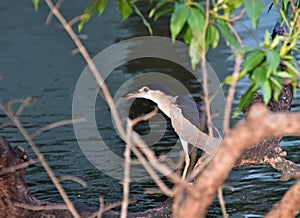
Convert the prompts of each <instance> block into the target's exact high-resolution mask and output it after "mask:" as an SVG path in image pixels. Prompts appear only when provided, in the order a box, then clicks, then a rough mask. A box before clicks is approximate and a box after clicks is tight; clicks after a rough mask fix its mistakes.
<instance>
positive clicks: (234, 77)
mask: <svg viewBox="0 0 300 218" xmlns="http://www.w3.org/2000/svg"><path fill="white" fill-rule="evenodd" d="M227 25H228V26H229V28H230V30H231V31H232V33H233V35H234V36H235V38H236V39H237V40H238V42H239V44H240V46H241V47H243V46H244V45H243V41H242V40H241V37H240V36H239V34H238V33H237V32H236V30H235V29H234V27H233V26H232V25H231V24H230V23H229V22H228V23H227ZM242 60H243V55H242V54H241V53H240V52H238V53H237V55H236V58H235V65H234V70H233V73H232V82H231V84H230V87H229V90H228V95H227V98H226V106H225V113H224V126H223V129H224V133H225V134H226V133H227V132H228V130H229V123H230V114H231V107H232V102H233V99H234V93H235V87H236V84H237V81H238V78H239V73H240V69H241V65H242Z"/></svg>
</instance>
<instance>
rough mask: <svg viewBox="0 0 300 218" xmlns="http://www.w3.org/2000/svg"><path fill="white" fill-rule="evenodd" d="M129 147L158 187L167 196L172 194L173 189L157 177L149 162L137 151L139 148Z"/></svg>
mask: <svg viewBox="0 0 300 218" xmlns="http://www.w3.org/2000/svg"><path fill="white" fill-rule="evenodd" d="M130 149H131V150H132V152H133V153H134V155H135V156H136V157H137V158H138V159H139V161H140V163H141V164H142V165H143V167H144V168H145V170H146V171H147V172H148V174H149V175H150V176H151V178H152V179H153V181H154V182H155V183H156V185H157V186H158V187H159V189H160V190H161V191H162V192H163V193H164V194H165V195H167V196H173V194H174V193H173V191H172V190H171V189H169V188H168V186H166V184H165V183H164V182H163V181H162V180H161V179H159V177H158V175H157V174H156V172H155V171H154V170H153V168H152V167H151V166H150V164H149V163H148V162H147V160H146V159H145V158H144V157H143V155H142V154H141V153H140V152H139V150H138V149H137V148H136V147H134V146H130Z"/></svg>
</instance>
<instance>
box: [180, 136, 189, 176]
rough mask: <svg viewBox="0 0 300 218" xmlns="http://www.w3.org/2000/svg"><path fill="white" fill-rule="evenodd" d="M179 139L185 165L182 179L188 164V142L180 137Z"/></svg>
mask: <svg viewBox="0 0 300 218" xmlns="http://www.w3.org/2000/svg"><path fill="white" fill-rule="evenodd" d="M180 141H181V145H182V148H183V151H184V158H185V166H184V170H183V173H182V177H181V178H182V179H185V177H186V174H187V171H188V169H189V166H190V157H189V150H188V143H187V142H186V141H184V140H183V139H180Z"/></svg>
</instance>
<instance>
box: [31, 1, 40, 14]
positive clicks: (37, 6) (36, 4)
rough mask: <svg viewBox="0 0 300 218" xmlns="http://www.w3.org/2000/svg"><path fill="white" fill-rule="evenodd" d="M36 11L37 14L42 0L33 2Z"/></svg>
mask: <svg viewBox="0 0 300 218" xmlns="http://www.w3.org/2000/svg"><path fill="white" fill-rule="evenodd" d="M32 3H33V7H34V11H35V12H37V11H38V9H39V3H40V0H32Z"/></svg>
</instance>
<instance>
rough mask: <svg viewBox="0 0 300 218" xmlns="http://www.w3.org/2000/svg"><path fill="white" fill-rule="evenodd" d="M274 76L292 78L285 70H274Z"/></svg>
mask: <svg viewBox="0 0 300 218" xmlns="http://www.w3.org/2000/svg"><path fill="white" fill-rule="evenodd" d="M275 76H278V77H280V78H289V79H290V78H292V75H291V74H289V73H287V72H285V71H279V72H276V73H275Z"/></svg>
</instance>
